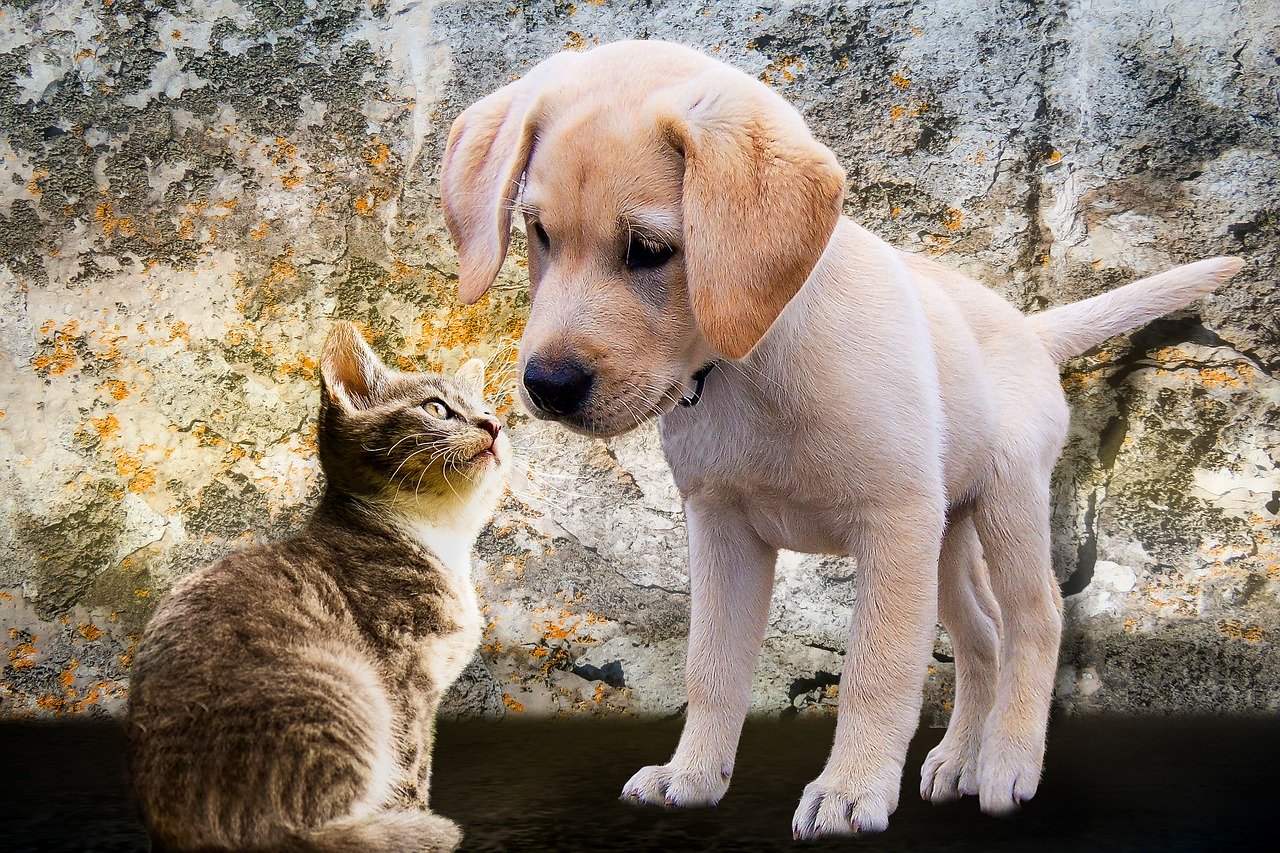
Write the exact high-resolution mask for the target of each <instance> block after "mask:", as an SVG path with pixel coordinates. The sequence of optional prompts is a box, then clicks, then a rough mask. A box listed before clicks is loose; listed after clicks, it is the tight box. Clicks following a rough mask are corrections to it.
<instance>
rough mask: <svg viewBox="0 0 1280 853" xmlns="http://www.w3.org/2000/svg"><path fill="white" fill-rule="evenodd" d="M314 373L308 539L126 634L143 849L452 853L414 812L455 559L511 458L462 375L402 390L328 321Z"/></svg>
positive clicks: (478, 375)
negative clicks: (314, 462)
mask: <svg viewBox="0 0 1280 853" xmlns="http://www.w3.org/2000/svg"><path fill="white" fill-rule="evenodd" d="M320 374H321V382H320V385H321V395H320V396H321V403H320V415H319V425H318V443H319V456H320V465H321V468H322V470H323V471H324V475H325V479H326V488H325V492H324V495H323V497H322V499H321V500H320V503H319V506H318V507H317V508H316V510H315V512H314V514H313V515H312V517H311V518H310V520H309V521H308V522H307V524H306V525H305V526H304V527H303V528H302V530H301V531H299V532H298V533H297V534H296V535H294V536H292V537H290V538H288V539H285V540H283V541H281V542H277V543H275V544H270V545H263V546H256V547H250V548H247V549H245V550H243V551H240V552H238V553H234V554H231V555H230V556H228V557H226V558H224V559H222V560H221V561H219V562H217V563H214V564H213V565H210V566H206V567H205V568H203V569H199V570H197V571H195V572H193V573H192V574H190V575H188V576H187V577H185V578H183V579H182V580H181V581H179V582H178V583H177V584H176V585H175V586H174V588H173V590H172V592H171V593H170V594H169V595H168V596H167V598H166V599H165V600H164V601H163V602H162V603H161V604H160V606H159V608H158V609H157V611H156V613H155V615H154V616H153V617H152V619H151V621H150V623H149V624H148V626H147V628H146V630H145V632H144V634H143V637H142V640H141V643H140V646H139V649H138V653H137V657H136V661H135V664H134V669H133V675H132V686H131V691H130V701H129V711H128V729H129V771H130V779H131V788H132V795H133V798H134V802H135V804H136V805H137V807H138V810H139V814H140V816H141V817H142V819H143V822H144V824H145V825H146V827H147V829H148V831H149V833H150V834H151V836H152V839H153V841H154V843H155V844H156V847H157V849H165V850H175V851H176V850H315V851H319V850H335V851H336V850H344V851H347V850H370V851H426V850H452V849H454V848H455V847H456V846H457V845H458V843H459V841H460V840H461V832H460V830H459V828H458V826H457V825H456V824H455V823H454V822H453V821H450V820H448V819H447V818H445V817H442V816H440V815H437V814H434V813H433V812H431V811H429V810H428V808H427V791H428V784H429V781H430V775H431V746H432V740H433V734H434V720H435V712H436V707H437V705H438V704H439V702H440V699H441V696H442V695H443V694H444V692H445V690H446V689H447V688H448V687H449V685H450V684H451V683H452V682H453V681H454V679H455V678H457V676H458V674H459V673H460V672H461V670H462V669H463V667H464V666H466V664H467V662H468V661H469V660H470V659H471V657H472V655H473V654H474V652H475V649H476V647H477V645H478V644H479V640H480V632H481V620H480V613H479V608H478V606H477V602H476V597H475V592H474V590H473V587H472V582H471V566H470V562H471V550H472V546H473V544H474V542H475V538H476V536H477V534H478V533H479V532H480V530H481V528H483V527H484V525H485V524H486V523H488V521H489V519H490V518H491V516H492V514H493V511H494V509H495V507H496V505H497V502H498V499H499V498H500V497H501V494H502V490H503V486H504V483H505V479H506V475H507V470H508V468H509V463H510V457H511V449H510V448H511V445H510V442H509V441H508V440H507V437H506V433H505V432H503V431H502V428H501V424H500V422H499V421H498V420H497V418H495V417H494V414H493V411H492V410H490V409H489V408H487V407H486V404H485V402H484V398H483V386H484V363H483V362H481V361H479V360H478V359H472V360H471V361H469V362H468V363H467V364H466V365H464V366H463V367H462V369H461V370H459V371H458V373H457V374H456V375H454V376H453V377H452V378H446V377H444V376H438V375H433V374H425V373H401V372H398V371H394V370H391V369H389V368H387V367H386V366H385V365H384V364H383V363H382V362H381V361H380V360H379V359H378V357H377V356H376V355H375V354H374V352H373V351H372V350H371V349H370V348H369V346H368V344H366V343H365V341H364V338H363V337H362V336H361V334H360V332H359V330H358V329H357V328H356V327H355V326H354V325H352V324H350V323H341V324H338V325H336V326H335V327H334V328H333V329H332V331H331V332H330V334H329V336H328V339H327V340H326V342H325V346H324V352H323V355H322V357H321V362H320Z"/></svg>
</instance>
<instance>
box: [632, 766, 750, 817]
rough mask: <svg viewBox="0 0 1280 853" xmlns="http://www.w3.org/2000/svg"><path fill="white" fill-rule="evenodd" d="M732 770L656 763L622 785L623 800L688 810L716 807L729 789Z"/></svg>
mask: <svg viewBox="0 0 1280 853" xmlns="http://www.w3.org/2000/svg"><path fill="white" fill-rule="evenodd" d="M731 775H732V771H731V770H729V769H727V768H726V769H717V770H703V769H693V768H686V767H674V766H672V765H670V764H655V765H652V766H650V767H644V768H642V769H641V770H640V772H638V773H636V775H634V776H632V777H631V780H630V781H628V782H627V784H625V785H623V786H622V800H623V801H624V802H632V803H636V804H643V805H650V806H662V807H663V808H669V809H674V808H687V807H692V806H714V805H715V804H716V803H718V802H720V798H721V797H723V796H724V792H725V791H727V790H728V789H729V777H730V776H731Z"/></svg>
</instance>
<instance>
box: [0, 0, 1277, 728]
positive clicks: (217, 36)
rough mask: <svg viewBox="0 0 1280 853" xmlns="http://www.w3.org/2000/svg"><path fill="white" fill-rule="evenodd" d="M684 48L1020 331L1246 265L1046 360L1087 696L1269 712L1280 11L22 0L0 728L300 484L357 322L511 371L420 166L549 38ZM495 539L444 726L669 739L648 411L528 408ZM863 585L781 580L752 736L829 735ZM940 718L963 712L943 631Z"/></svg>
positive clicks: (389, 351)
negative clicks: (1058, 392) (593, 428)
mask: <svg viewBox="0 0 1280 853" xmlns="http://www.w3.org/2000/svg"><path fill="white" fill-rule="evenodd" d="M629 37H652V38H669V39H672V40H676V41H681V42H685V43H687V44H691V45H693V46H696V47H699V48H701V49H704V50H707V51H710V52H712V53H713V54H714V55H716V56H719V57H721V58H723V59H725V60H726V61H729V62H732V63H734V64H736V65H738V66H739V67H741V68H743V69H745V70H747V71H749V72H750V73H753V74H756V75H758V76H759V77H760V78H761V79H762V80H765V81H766V82H768V83H769V84H770V85H773V86H775V87H776V88H777V89H778V90H779V91H780V92H781V93H782V94H783V95H784V96H786V97H787V98H789V99H790V100H792V101H793V102H794V103H796V104H797V106H798V107H799V108H800V109H801V111H802V112H803V113H804V114H805V115H806V117H807V118H808V120H809V121H810V123H811V124H812V126H813V127H814V130H815V132H816V133H817V135H818V136H819V137H820V138H821V139H822V140H823V141H824V142H826V143H827V144H829V145H830V146H831V147H832V148H833V149H834V150H835V152H836V154H837V156H838V157H839V158H840V160H841V162H842V163H843V164H844V165H846V166H847V167H848V172H849V186H848V200H847V203H846V211H847V212H848V213H849V214H850V215H851V216H853V217H854V218H856V219H857V220H858V221H860V222H862V223H863V224H865V225H867V226H868V227H870V228H872V229H873V230H875V231H877V232H878V233H880V234H882V235H883V236H885V237H886V238H887V239H889V240H890V241H892V242H893V243H895V244H896V245H899V246H902V247H904V248H908V249H912V250H915V251H921V252H928V253H930V254H933V255H936V256H938V257H939V258H940V259H941V260H942V262H943V263H945V264H948V265H951V266H953V267H955V268H957V269H961V270H963V271H965V272H967V273H970V274H972V275H975V276H977V277H979V278H980V279H982V280H984V281H986V282H988V283H989V284H991V285H992V286H993V287H996V288H997V289H999V290H1000V291H1001V292H1002V293H1004V294H1005V295H1006V296H1007V297H1009V298H1010V299H1011V300H1013V301H1014V302H1015V303H1016V304H1018V305H1020V306H1022V307H1024V308H1026V309H1028V310H1034V309H1037V308H1040V307H1043V306H1045V305H1050V304H1057V303H1060V302H1065V301H1069V300H1073V299H1079V298H1082V297H1084V296H1088V295H1091V294H1093V293H1096V292H1100V291H1102V290H1104V289H1107V288H1110V287H1114V286H1116V285H1118V284H1120V283H1123V282H1125V281H1128V280H1130V279H1133V278H1137V277H1140V276H1142V275H1144V274H1147V273H1150V272H1154V271H1156V270H1159V269H1162V268H1165V267H1167V266H1170V265H1172V264H1175V263H1180V262H1185V261H1190V260H1193V259H1196V258H1199V257H1202V256H1205V255H1211V254H1220V253H1232V254H1239V255H1242V256H1243V257H1245V258H1246V260H1247V262H1248V263H1247V265H1246V267H1245V270H1244V272H1243V273H1242V274H1241V275H1240V276H1239V277H1238V278H1237V279H1236V280H1235V281H1234V282H1233V283H1232V284H1231V285H1230V286H1229V287H1228V288H1227V289H1226V290H1224V291H1223V292H1222V293H1220V294H1218V295H1216V296H1214V297H1213V298H1211V299H1209V300H1206V301H1205V302H1204V303H1202V304H1200V305H1197V306H1194V307H1193V308H1191V309H1189V310H1188V311H1185V312H1182V313H1181V314H1179V315H1177V316H1175V317H1171V318H1167V319H1164V320H1160V321H1158V322H1156V323H1153V324H1151V325H1150V326H1148V327H1146V328H1144V329H1142V330H1139V331H1138V332H1136V333H1135V334H1133V335H1130V336H1127V337H1124V338H1119V339H1116V340H1112V341H1109V342H1107V343H1106V344H1104V345H1103V346H1101V347H1099V348H1098V349H1096V350H1095V351H1093V352H1090V353H1087V354H1085V355H1084V356H1082V357H1081V358H1079V359H1076V360H1075V361H1073V362H1072V363H1071V364H1069V365H1067V366H1066V368H1065V369H1064V383H1065V385H1066V387H1067V390H1068V393H1069V394H1070V396H1071V399H1072V403H1073V411H1074V414H1073V420H1072V428H1071V437H1070V442H1069V446H1068V448H1067V450H1066V452H1065V454H1064V456H1063V459H1062V462H1061V464H1060V466H1059V468H1058V472H1057V478H1056V481H1055V494H1054V529H1055V552H1054V557H1055V564H1056V566H1057V571H1058V574H1059V579H1060V580H1061V581H1062V582H1063V584H1064V589H1065V591H1066V592H1067V593H1069V595H1068V597H1067V614H1068V635H1067V640H1066V643H1065V646H1064V651H1063V658H1062V668H1061V671H1060V673H1059V679H1058V702H1059V704H1060V706H1061V707H1063V708H1066V709H1068V710H1096V709H1108V710H1116V711H1171V710H1179V711H1219V710H1231V711H1261V710H1272V711H1274V710H1280V656H1278V655H1277V652H1276V645H1275V641H1276V636H1277V633H1276V632H1277V631H1278V630H1280V607H1278V606H1277V598H1278V597H1280V541H1278V537H1277V531H1278V530H1280V435H1278V431H1277V426H1276V425H1277V423H1280V418H1278V415H1280V412H1278V411H1277V410H1278V409H1280V381H1278V380H1277V377H1276V367H1277V365H1278V364H1280V346H1278V343H1280V330H1278V329H1277V326H1276V324H1275V317H1276V316H1277V311H1278V309H1280V295H1278V294H1280V289H1278V288H1277V287H1276V273H1275V269H1276V261H1277V254H1278V252H1280V208H1278V207H1277V203H1276V201H1275V200H1276V198H1277V197H1280V154H1277V150H1278V149H1280V145H1277V142H1278V140H1280V133H1278V132H1277V119H1278V118H1280V116H1278V113H1280V103H1278V102H1277V100H1276V98H1275V92H1276V90H1277V88H1278V85H1277V84H1280V64H1278V62H1280V54H1278V53H1277V50H1278V48H1277V45H1280V10H1277V8H1276V7H1275V4H1273V3H1268V2H1264V0H1242V2H1240V3H1235V4H1231V5H1225V4H1223V5H1218V6H1213V7H1212V8H1208V7H1205V6H1204V5H1203V4H1190V3H1184V4H1177V3H1167V2H1163V0H1141V2H1137V3H1130V2H1125V3H1121V2H1114V0H1111V1H1110V2H1096V0H1095V1H1094V2H1084V0H1072V2H1057V3H1044V4H988V3H979V2H970V0H963V2H960V3H959V4H957V3H955V2H951V3H942V2H939V1H938V0H859V2H853V3H848V4H840V5H833V4H829V3H818V2H785V3H784V2H763V3H758V4H752V5H738V4H723V3H720V4H712V3H699V2H690V3H652V2H634V1H633V2H628V0H578V2H576V3H568V2H550V0H539V2H523V0H518V2H502V3H486V2H409V0H388V2H382V0H363V2H354V0H272V2H259V0H217V2H214V3H194V2H190V0H59V2H53V0H45V2H39V0H37V2H25V3H17V4H12V5H0V222H2V223H3V226H2V227H0V308H2V310H0V358H3V361H4V368H3V370H0V450H2V451H3V456H2V457H0V478H2V480H3V485H2V487H0V519H2V520H3V521H2V522H0V547H3V550H4V553H5V554H7V555H9V556H8V557H7V558H6V559H5V560H3V561H0V626H2V628H3V630H2V631H0V644H2V645H3V652H4V656H3V657H0V666H3V667H4V672H3V676H2V677H0V713H3V714H10V715H28V714H37V715H43V714H60V713H103V712H114V711H118V710H119V709H120V708H121V707H122V703H123V701H124V698H125V697H126V696H127V691H128V670H129V664H130V661H131V654H132V646H133V643H134V642H135V641H136V638H137V634H138V632H139V631H140V629H141V626H142V625H143V624H144V623H145V620H146V618H147V616H148V615H149V614H150V612H151V611H152V609H153V608H154V606H155V602H156V600H157V599H158V598H159V597H160V596H162V595H163V594H164V592H165V590H166V589H167V588H168V587H169V586H171V585H172V583H173V582H174V580H176V579H177V578H178V577H180V576H181V575H182V574H183V573H185V572H186V571H189V570H190V569H191V568H192V567H194V566H196V565H199V564H201V563H203V562H207V561H209V560H212V559H214V558H216V557H218V556H220V555H222V554H224V553H226V552H227V551H229V550H230V549H233V548H235V547H237V546H238V545H239V544H241V543H243V542H245V541H249V540H251V539H261V538H269V537H272V536H276V535H279V534H281V533H283V532H284V531H287V530H288V529H290V528H291V527H292V526H294V525H295V524H297V522H298V521H299V519H301V518H302V517H303V516H304V514H305V513H306V511H307V508H308V507H309V506H310V505H311V504H312V502H314V500H315V498H316V496H317V494H318V485H319V484H318V482H317V467H316V462H315V444H314V440H315V439H314V408H315V401H316V394H317V391H316V380H315V357H316V353H317V351H318V348H319V345H320V342H321V341H322V340H323V337H324V334H325V332H326V331H327V328H328V324H329V323H330V322H331V320H333V319H335V318H342V319H350V320H355V321H357V322H359V323H360V324H361V325H362V326H363V327H364V328H365V329H366V330H367V331H368V332H369V334H370V336H371V338H372V340H373V343H374V345H375V346H376V348H377V349H378V351H379V352H380V353H381V354H382V355H383V356H384V357H386V358H387V359H389V360H390V361H391V362H393V363H396V364H398V365H400V366H402V367H405V368H414V367H422V368H432V367H440V366H446V367H447V366H452V365H454V364H456V363H458V362H460V361H461V360H462V359H463V358H464V357H466V356H468V355H479V356H482V357H486V358H491V359H493V363H494V365H495V366H496V367H497V368H498V372H497V373H496V374H495V376H494V377H493V383H492V390H493V391H494V393H495V394H498V395H500V396H501V397H502V399H503V402H504V408H505V410H506V411H508V412H510V400H509V397H508V396H506V392H507V390H508V389H509V387H510V383H511V376H510V375H509V371H507V370H506V369H505V368H506V367H507V366H509V365H510V364H511V362H512V359H513V355H514V348H513V343H514V341H515V340H517V339H518V336H519V333H520V330H521V327H522V322H523V316H524V312H525V311H526V309H527V295H526V293H525V291H524V273H523V257H522V249H523V239H522V237H521V235H519V234H517V235H516V236H515V239H514V240H513V243H514V249H513V253H512V258H511V259H510V260H509V261H508V263H507V265H506V266H505V267H504V269H503V272H502V275H501V278H500V281H499V283H498V286H497V287H496V288H495V289H494V291H493V292H492V293H491V294H490V296H489V297H487V298H486V299H485V300H484V301H482V302H481V303H480V304H479V305H477V306H474V307H469V308H466V307H461V306H458V305H456V304H455V300H454V296H453V289H454V273H455V264H456V260H455V256H454V254H453V252H452V250H451V248H450V247H449V245H448V241H447V239H446V237H445V234H444V228H443V220H442V216H441V213H440V210H439V203H438V198H437V193H438V183H437V175H436V170H437V166H438V162H439V157H440V152H441V149H442V146H443V142H444V138H445V134H446V133H447V129H448V125H449V122H450V120H451V119H452V117H453V116H454V115H456V114H457V113H458V112H459V111H460V110H461V109H462V108H463V107H464V106H466V105H467V104H468V103H470V102H471V101H473V100H475V99H476V98H478V97H480V96H482V95H484V94H485V93H487V92H489V91H491V90H492V89H494V88H496V87H497V86H499V85H501V84H502V83H505V82H506V81H508V80H510V79H513V78H514V77H517V76H519V75H520V74H522V73H524V71H525V70H527V69H528V68H529V67H530V66H531V65H532V64H533V63H535V62H536V61H538V60H539V59H541V58H542V57H544V56H546V55H547V54H549V53H551V52H553V51H556V50H561V49H583V48H586V47H589V46H590V45H592V44H595V43H599V42H604V41H609V40H613V39H617V38H629ZM510 415H511V418H512V421H513V430H512V432H513V435H514V436H515V441H516V444H517V447H518V449H519V452H520V454H521V455H522V458H523V462H522V463H521V470H520V472H519V473H518V474H517V476H516V478H515V480H516V482H515V484H514V486H515V487H514V489H513V494H512V496H511V498H510V499H509V500H508V501H507V502H506V504H505V505H504V507H503V509H502V511H501V513H500V515H499V518H498V520H497V522H496V523H495V525H494V527H493V528H492V530H491V531H489V532H488V533H487V534H486V535H485V536H484V537H483V539H482V540H481V543H480V549H479V557H478V564H477V571H476V580H477V584H478V586H479V588H480V593H481V595H482V598H483V600H484V601H485V602H486V604H485V607H486V615H487V631H486V635H485V638H484V647H483V649H482V651H481V654H480V655H479V656H478V657H477V659H476V661H475V662H473V664H472V666H471V667H470V668H469V669H468V670H467V673H466V675H465V676H464V678H463V681H462V682H461V683H460V684H459V686H458V688H457V689H456V690H455V691H454V693H453V695H452V697H451V704H450V709H451V713H455V714H471V715H483V716H494V717H496V716H502V715H514V714H521V713H523V714H535V713H562V714H577V713H591V714H627V713H632V714H640V713H643V714H671V713H676V712H678V711H679V710H680V708H681V706H682V704H683V701H684V699H683V691H682V688H681V684H680V680H681V671H682V666H683V659H684V639H683V638H684V635H685V632H686V630H687V620H688V613H687V608H688V592H687V589H688V576H687V574H686V570H685V555H684V551H683V547H684V527H683V520H682V517H681V514H680V501H679V496H678V495H677V494H676V492H675V490H674V488H673V486H672V484H671V481H670V478H669V476H668V475H667V473H666V470H665V466H664V465H663V463H662V460H661V454H660V452H659V449H658V443H657V437H656V433H655V432H654V430H653V429H652V428H648V429H643V430H640V431H637V432H635V433H633V434H631V435H628V436H624V437H622V438H620V439H616V440H613V441H610V442H598V441H589V440H587V439H583V438H579V437H576V436H571V435H568V434H566V433H563V432H561V431H559V430H558V429H556V428H554V427H548V426H546V425H543V424H536V423H529V422H528V421H527V420H525V419H523V418H522V417H520V416H519V415H518V414H516V413H514V412H510ZM855 571H856V568H855V567H854V566H853V565H852V564H851V563H850V562H849V561H847V560H843V559H836V558H830V557H812V556H800V555H795V554H784V555H783V557H782V559H781V561H780V565H779V571H778V583H777V592H776V595H775V601H774V608H773V613H772V615H771V620H770V629H769V634H768V637H767V639H766V641H765V644H764V648H763V650H762V653H761V660H760V665H759V668H758V671H757V674H756V679H755V684H754V693H753V707H754V708H755V709H756V710H757V711H758V712H761V713H769V714H783V713H788V714H789V713H797V714H812V713H828V712H829V711H830V710H831V709H832V708H833V707H834V702H835V696H836V692H837V685H836V683H835V682H836V676H835V674H836V673H839V672H840V667H841V651H842V649H843V647H844V637H845V635H846V633H847V630H848V621H849V617H850V608H851V604H852V601H853V596H854V591H853V583H852V580H853V576H854V573H855ZM934 657H935V660H934V663H933V665H932V666H931V668H930V670H929V676H928V680H927V683H926V708H927V711H928V713H930V714H931V715H932V716H933V718H934V719H935V720H937V721H939V722H941V721H943V720H945V719H946V716H947V713H948V711H949V700H948V698H947V696H948V694H947V691H948V689H949V684H950V679H951V677H952V672H953V665H952V663H951V660H950V657H951V656H950V647H949V643H948V641H947V638H946V637H945V636H940V637H939V641H938V644H937V647H936V650H935V656H934Z"/></svg>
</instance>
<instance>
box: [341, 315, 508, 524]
mask: <svg viewBox="0 0 1280 853" xmlns="http://www.w3.org/2000/svg"><path fill="white" fill-rule="evenodd" d="M320 378H321V382H320V385H321V394H320V398H321V403H320V423H319V446H320V466H321V467H322V468H323V469H324V473H325V477H326V478H327V479H328V482H329V488H330V489H331V490H337V491H339V492H341V493H343V494H346V495H349V496H352V497H356V498H360V499H362V500H365V501H368V502H373V503H376V504H379V505H382V506H384V507H386V508H388V509H392V510H394V511H396V512H398V513H401V514H410V515H419V516H421V517H424V518H427V519H430V520H433V521H445V522H451V521H462V520H466V519H467V518H472V519H473V520H475V521H476V522H477V523H480V524H483V522H484V521H487V520H488V516H489V513H490V512H492V510H493V507H494V504H496V502H497V499H498V498H499V497H500V496H501V493H502V487H503V485H504V483H505V482H506V474H507V469H508V468H509V466H510V463H511V444H510V442H509V441H508V440H507V436H506V433H505V432H504V431H503V430H502V423H501V421H499V420H498V419H497V418H496V417H495V416H494V413H493V409H492V408H491V407H490V406H489V404H488V403H486V402H485V399H484V362H482V361H480V359H471V360H470V361H468V362H467V363H466V364H464V365H463V366H462V368H461V369H460V370H459V371H458V372H457V373H456V374H454V375H453V376H443V375H440V374H435V373H403V372H401V371H398V370H392V369H391V368H389V367H387V366H386V365H385V364H383V363H382V360H381V359H379V358H378V356H377V355H375V354H374V352H373V350H372V349H370V348H369V345H368V344H367V343H365V340H364V337H363V336H362V335H361V334H360V330H359V329H358V328H356V326H355V325H354V324H352V323H345V322H342V323H338V324H336V325H335V326H334V327H333V330H332V331H330V332H329V337H328V339H327V340H326V341H325V345H324V353H323V355H322V356H321V358H320ZM479 515H482V516H483V518H480V517H478V516H479Z"/></svg>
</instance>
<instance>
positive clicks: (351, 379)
mask: <svg viewBox="0 0 1280 853" xmlns="http://www.w3.org/2000/svg"><path fill="white" fill-rule="evenodd" d="M386 379H387V368H386V366H385V365H384V364H383V363H382V360H381V359H380V358H378V356H377V355H376V354H375V353H374V351H373V350H372V349H370V348H369V345H368V344H367V343H365V340H364V335H362V334H360V329H359V328H358V327H357V326H356V324H355V323H348V322H340V323H335V324H334V325H333V329H332V330H330V332H329V337H327V338H325V341H324V352H323V353H322V354H321V356H320V384H321V387H322V388H323V389H324V394H325V397H326V398H327V400H328V402H329V403H332V404H333V405H336V406H339V407H340V408H343V409H346V410H347V411H354V410H356V409H360V408H364V407H365V406H368V405H369V404H370V403H372V402H373V396H374V394H375V393H376V392H377V390H378V388H379V387H381V385H382V384H383V383H384V382H385V381H386Z"/></svg>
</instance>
